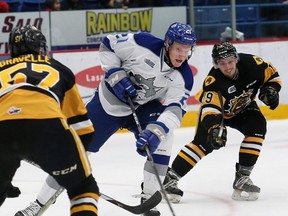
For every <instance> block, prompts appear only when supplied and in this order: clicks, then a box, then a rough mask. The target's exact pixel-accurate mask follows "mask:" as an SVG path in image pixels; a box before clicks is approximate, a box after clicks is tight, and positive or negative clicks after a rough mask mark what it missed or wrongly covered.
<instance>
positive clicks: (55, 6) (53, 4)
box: [45, 0, 61, 11]
mask: <svg viewBox="0 0 288 216" xmlns="http://www.w3.org/2000/svg"><path fill="white" fill-rule="evenodd" d="M60 10H61V1H60V0H47V1H46V4H45V11H60Z"/></svg>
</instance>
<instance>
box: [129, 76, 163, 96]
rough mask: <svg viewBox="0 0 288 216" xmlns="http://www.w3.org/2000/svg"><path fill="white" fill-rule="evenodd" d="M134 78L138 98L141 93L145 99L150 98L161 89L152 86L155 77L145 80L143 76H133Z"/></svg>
mask: <svg viewBox="0 0 288 216" xmlns="http://www.w3.org/2000/svg"><path fill="white" fill-rule="evenodd" d="M134 78H135V81H136V82H137V91H138V95H139V96H140V95H141V93H142V94H144V97H146V98H148V97H152V96H153V95H155V94H156V92H158V91H159V90H160V89H162V88H161V87H157V86H154V80H155V79H156V77H151V78H148V79H145V78H144V77H143V76H141V75H139V74H135V75H134Z"/></svg>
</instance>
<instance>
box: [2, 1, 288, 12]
mask: <svg viewBox="0 0 288 216" xmlns="http://www.w3.org/2000/svg"><path fill="white" fill-rule="evenodd" d="M230 3H231V1H230V0H194V6H213V5H229V4H230ZM251 3H253V4H256V3H288V0H255V1H251V0H236V4H251ZM162 6H166V7H167V6H189V0H34V3H33V0H32V1H31V0H29V1H26V0H8V1H2V2H0V12H1V13H3V12H20V11H38V10H41V11H59V10H85V9H109V8H123V9H127V8H136V7H162Z"/></svg>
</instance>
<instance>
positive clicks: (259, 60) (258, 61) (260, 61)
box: [253, 55, 264, 65]
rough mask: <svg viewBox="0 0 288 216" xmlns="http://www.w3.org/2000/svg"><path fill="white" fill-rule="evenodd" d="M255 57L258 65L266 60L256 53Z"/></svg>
mask: <svg viewBox="0 0 288 216" xmlns="http://www.w3.org/2000/svg"><path fill="white" fill-rule="evenodd" d="M253 59H254V60H255V62H256V64H257V65H260V64H263V62H264V60H263V59H262V58H261V57H259V56H256V55H254V56H253Z"/></svg>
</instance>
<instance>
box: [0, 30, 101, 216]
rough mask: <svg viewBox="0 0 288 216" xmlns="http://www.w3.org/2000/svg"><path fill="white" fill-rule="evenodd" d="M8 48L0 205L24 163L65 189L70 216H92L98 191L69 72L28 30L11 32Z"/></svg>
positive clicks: (1, 85)
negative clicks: (26, 161)
mask: <svg viewBox="0 0 288 216" xmlns="http://www.w3.org/2000/svg"><path fill="white" fill-rule="evenodd" d="M9 48H10V55H11V58H9V59H6V60H3V61H1V62H0V105H1V112H0V137H1V142H0V148H1V151H0V206H1V205H2V204H3V203H4V201H5V199H6V197H7V196H10V197H11V196H12V195H13V193H12V192H11V187H12V188H13V186H12V185H11V181H12V178H13V176H14V174H15V172H16V170H17V169H18V168H19V166H20V162H21V160H29V161H32V162H34V163H36V164H38V165H39V166H40V167H41V169H42V170H43V171H45V172H47V173H49V174H50V175H51V176H53V177H54V178H55V180H56V181H57V182H58V183H59V184H60V185H62V186H63V187H64V188H66V189H67V193H68V197H69V199H70V215H71V216H84V215H85V216H97V215H98V199H99V189H98V186H97V183H96V182H95V179H94V177H93V176H92V171H91V167H90V164H89V161H88V157H87V155H86V152H85V148H84V145H90V143H91V140H92V136H93V132H94V128H93V125H92V122H91V121H90V119H89V118H88V116H87V110H86V108H85V106H84V104H83V101H82V98H81V96H80V93H79V91H78V89H77V87H76V84H75V77H74V74H73V72H72V71H71V70H70V69H69V68H67V67H66V66H64V65H63V64H61V63H60V62H58V61H56V60H55V59H53V58H50V57H49V56H48V55H47V54H46V39H45V36H44V35H43V34H42V32H41V31H40V30H38V29H37V28H36V27H34V26H31V25H28V26H24V27H16V28H14V29H13V30H12V31H11V33H10V36H9ZM67 155H69V157H67ZM16 192H17V191H16ZM14 194H15V193H14ZM16 195H17V193H16ZM36 208H38V207H37V206H34V208H31V209H29V212H28V211H26V212H24V213H25V215H30V214H32V213H33V211H37V209H36ZM17 215H19V214H17ZM20 215H22V216H23V214H20Z"/></svg>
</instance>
